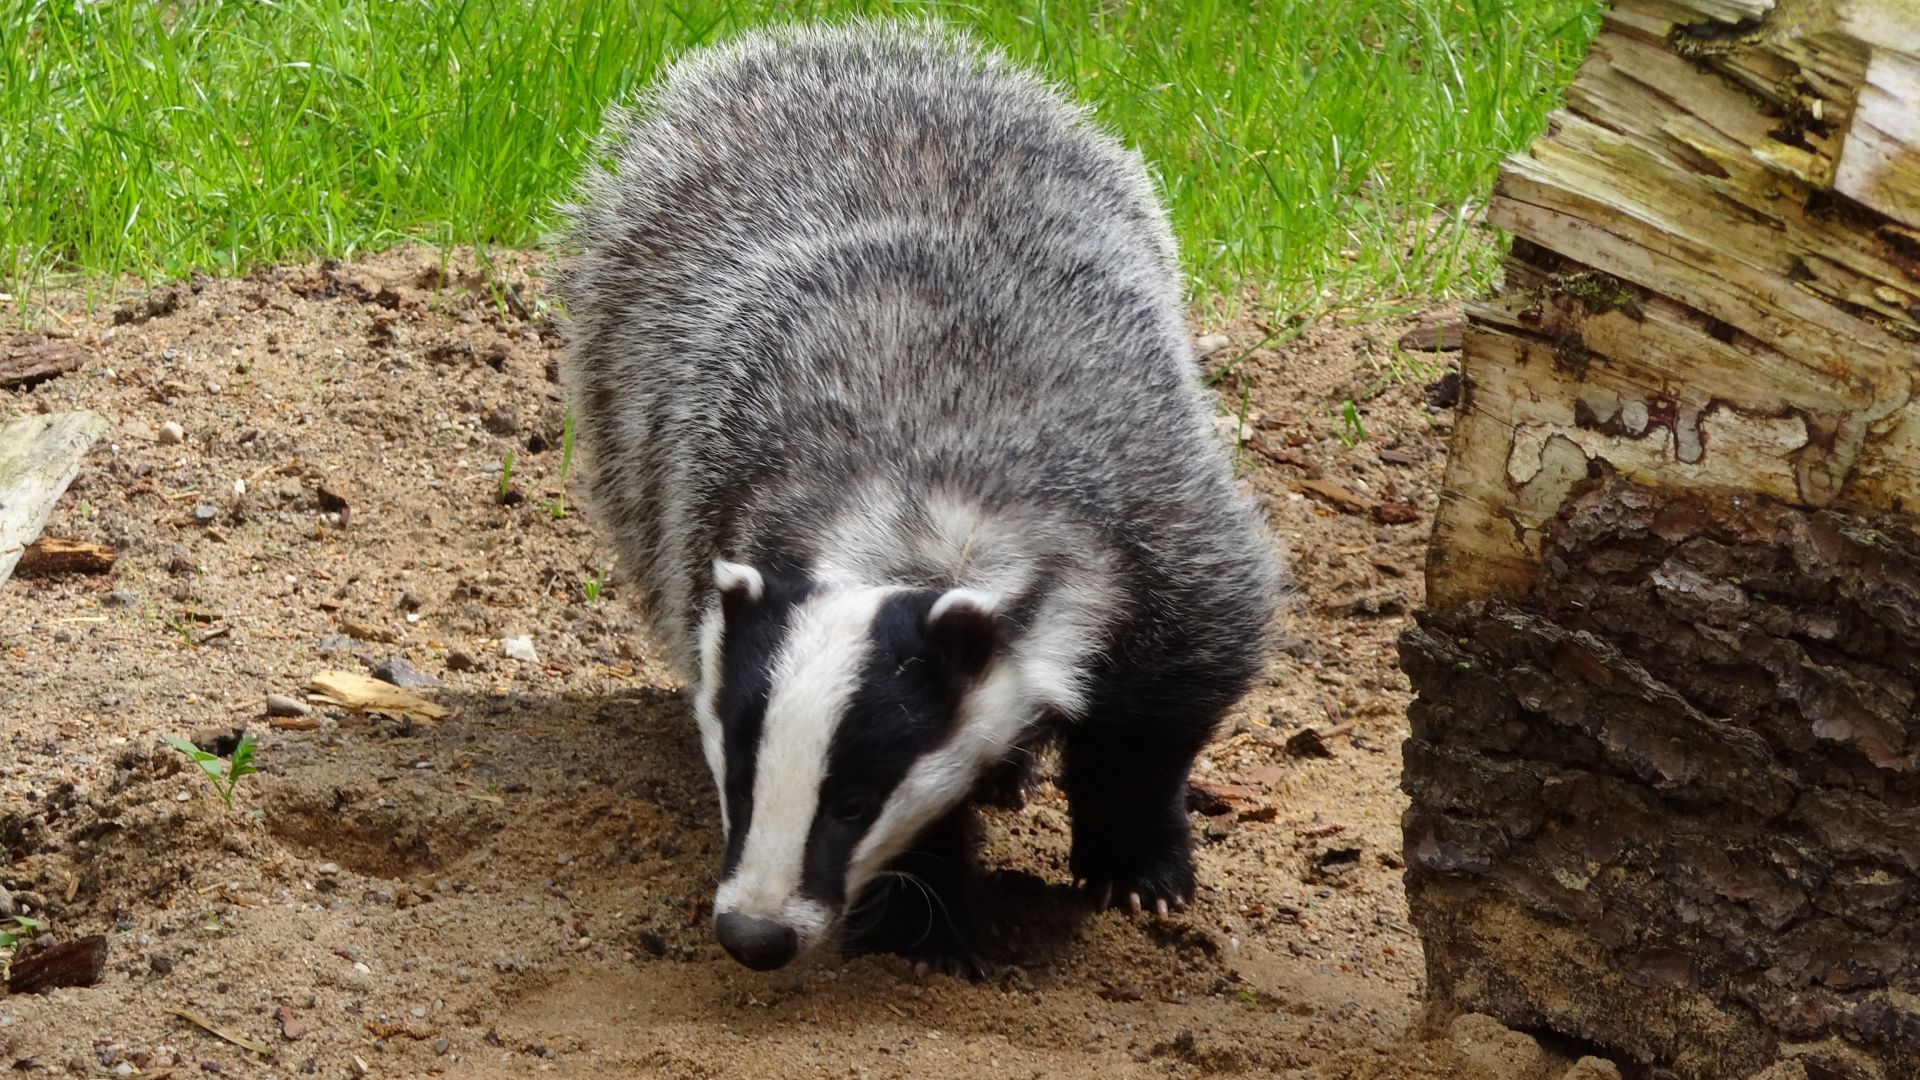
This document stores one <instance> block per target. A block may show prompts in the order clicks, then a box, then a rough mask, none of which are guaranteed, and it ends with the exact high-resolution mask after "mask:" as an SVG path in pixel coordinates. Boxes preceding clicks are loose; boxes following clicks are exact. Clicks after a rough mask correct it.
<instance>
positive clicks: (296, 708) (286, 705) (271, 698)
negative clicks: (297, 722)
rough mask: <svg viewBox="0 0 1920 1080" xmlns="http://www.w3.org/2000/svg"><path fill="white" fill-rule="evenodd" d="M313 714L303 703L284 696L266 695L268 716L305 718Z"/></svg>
mask: <svg viewBox="0 0 1920 1080" xmlns="http://www.w3.org/2000/svg"><path fill="white" fill-rule="evenodd" d="M311 712H313V710H312V709H310V708H308V707H307V705H306V703H305V702H302V701H296V700H294V699H293V698H290V697H288V696H286V695H285V694H268V695H267V715H268V716H306V715H308V714H309V713H311Z"/></svg>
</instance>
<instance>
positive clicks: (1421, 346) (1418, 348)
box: [1400, 323, 1466, 352]
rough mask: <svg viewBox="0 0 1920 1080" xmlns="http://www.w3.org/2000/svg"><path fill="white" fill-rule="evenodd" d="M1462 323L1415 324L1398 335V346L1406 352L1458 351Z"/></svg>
mask: <svg viewBox="0 0 1920 1080" xmlns="http://www.w3.org/2000/svg"><path fill="white" fill-rule="evenodd" d="M1465 329H1466V327H1465V324H1463V323H1446V324H1445V325H1442V326H1416V327H1414V328H1413V329H1411V330H1409V331H1407V332H1406V333H1404V334H1401V335H1400V347H1401V348H1403V349H1405V350H1407V351H1408V352H1459V351H1460V345H1461V340H1462V331H1463V330H1465Z"/></svg>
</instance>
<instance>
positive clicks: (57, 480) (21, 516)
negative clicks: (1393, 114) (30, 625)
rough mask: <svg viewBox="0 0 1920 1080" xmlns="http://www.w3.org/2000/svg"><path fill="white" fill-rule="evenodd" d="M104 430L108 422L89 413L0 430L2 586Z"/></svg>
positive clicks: (41, 418)
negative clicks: (82, 459)
mask: <svg viewBox="0 0 1920 1080" xmlns="http://www.w3.org/2000/svg"><path fill="white" fill-rule="evenodd" d="M106 430H107V422H106V421H105V420H104V419H102V418H101V417H100V416H98V415H96V414H94V413H90V412H73V413H54V414H52V415H48V416H30V417H27V418H26V419H24V420H15V421H14V422H13V423H11V424H7V425H5V426H0V585H4V584H6V580H7V578H8V576H9V575H11V574H12V573H13V567H14V564H15V563H17V562H19V561H20V553H21V552H22V551H24V550H26V547H27V545H28V544H31V543H33V542H34V540H35V539H37V538H38V537H39V535H40V530H41V529H42V528H44V527H45V526H46V523H47V515H49V514H51V513H53V504H54V503H55V502H58V501H59V499H60V496H61V494H62V493H64V492H65V491H66V490H67V485H68V484H70V483H72V482H73V478H74V476H75V475H76V474H77V473H79V471H80V459H81V458H83V457H85V456H86V453H87V450H88V449H89V448H90V447H92V446H93V444H94V441H95V440H97V439H99V438H100V436H101V434H102V433H104V432H105V431H106Z"/></svg>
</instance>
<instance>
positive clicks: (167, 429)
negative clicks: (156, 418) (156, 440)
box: [160, 420, 187, 446]
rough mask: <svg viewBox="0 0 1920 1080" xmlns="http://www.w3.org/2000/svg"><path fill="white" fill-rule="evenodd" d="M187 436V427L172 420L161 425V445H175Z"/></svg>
mask: <svg viewBox="0 0 1920 1080" xmlns="http://www.w3.org/2000/svg"><path fill="white" fill-rule="evenodd" d="M186 437H187V429H186V428H183V427H181V426H180V425H179V424H178V423H176V422H174V421H172V420H168V421H167V422H165V423H163V424H161V425H160V445H162V446H174V445H176V444H178V443H180V442H182V441H184V440H185V439H186Z"/></svg>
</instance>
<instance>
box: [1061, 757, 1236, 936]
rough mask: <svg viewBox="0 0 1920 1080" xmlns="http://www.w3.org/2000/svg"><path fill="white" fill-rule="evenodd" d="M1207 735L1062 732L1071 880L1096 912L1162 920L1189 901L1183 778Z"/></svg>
mask: <svg viewBox="0 0 1920 1080" xmlns="http://www.w3.org/2000/svg"><path fill="white" fill-rule="evenodd" d="M1207 730H1208V729H1207V728H1205V727H1201V728H1197V729H1194V730H1191V731H1179V732H1177V733H1169V732H1167V731H1166V729H1165V728H1164V727H1163V728H1159V729H1158V730H1156V731H1154V732H1153V734H1152V735H1148V734H1146V733H1144V732H1142V731H1141V730H1140V728H1138V727H1134V726H1132V725H1127V724H1112V723H1098V722H1095V723H1089V724H1087V726H1084V727H1078V728H1075V729H1073V730H1071V731H1069V732H1068V733H1067V736H1066V760H1065V762H1064V768H1063V770H1062V776H1061V782H1062V786H1063V787H1064V788H1065V789H1066V793H1067V803H1068V809H1069V811H1070V813H1071V815H1072V819H1073V854H1072V859H1071V865H1072V869H1073V876H1074V880H1076V881H1083V882H1085V883H1086V887H1087V891H1088V893H1089V895H1091V896H1093V897H1094V898H1095V901H1096V903H1098V904H1099V905H1100V906H1101V907H1108V906H1114V907H1123V908H1127V909H1128V910H1130V911H1132V912H1134V913H1136V914H1137V913H1139V912H1141V911H1143V910H1145V911H1158V912H1160V913H1162V914H1164V913H1166V912H1167V911H1168V910H1170V909H1171V908H1173V907H1177V906H1179V905H1180V904H1182V903H1184V902H1186V901H1188V900H1191V899H1192V898H1193V884H1194V881H1193V845H1192V840H1191V837H1190V836H1189V834H1188V829H1187V774H1188V772H1189V770H1191V768H1192V767H1193V759H1194V757H1195V756H1196V755H1197V754H1199V752H1200V748H1201V746H1203V745H1205V743H1206V738H1207Z"/></svg>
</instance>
